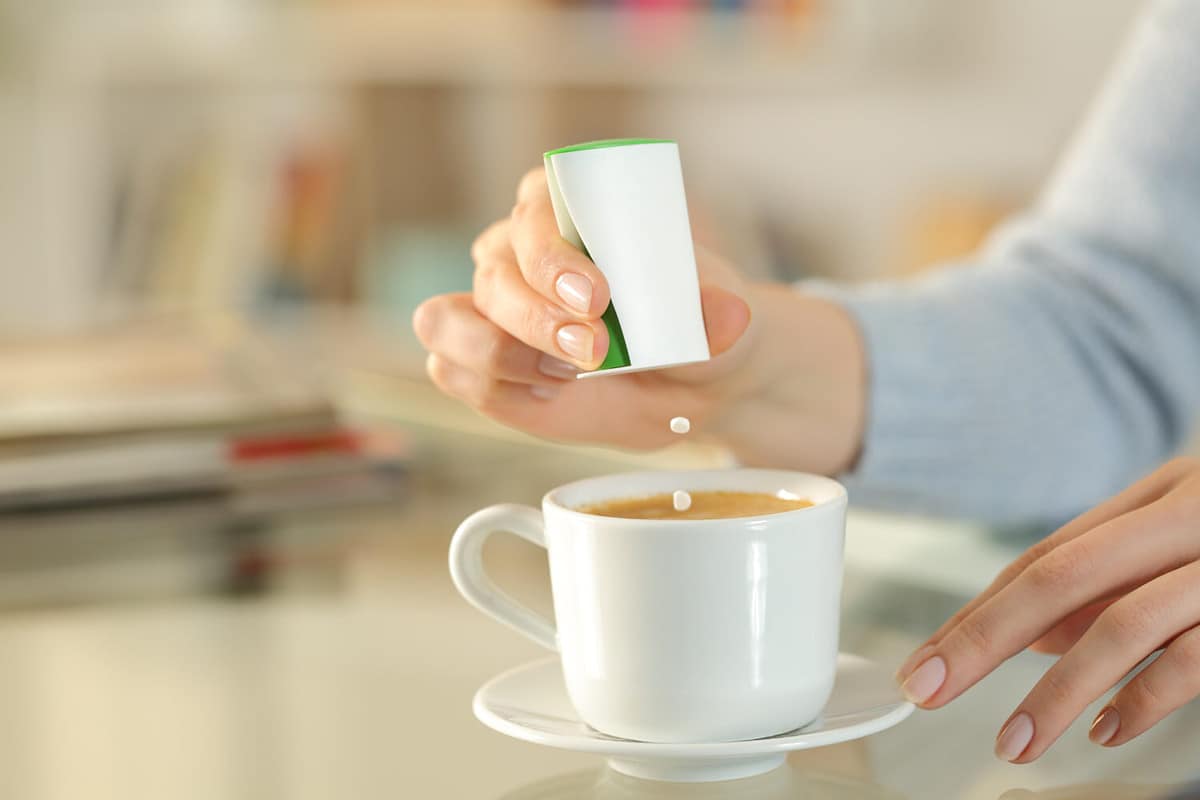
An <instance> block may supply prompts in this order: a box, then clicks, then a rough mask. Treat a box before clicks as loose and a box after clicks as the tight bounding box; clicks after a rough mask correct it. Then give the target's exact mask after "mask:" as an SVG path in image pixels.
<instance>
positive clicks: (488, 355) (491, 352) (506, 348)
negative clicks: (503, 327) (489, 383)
mask: <svg viewBox="0 0 1200 800" xmlns="http://www.w3.org/2000/svg"><path fill="white" fill-rule="evenodd" d="M513 344H514V342H513V341H512V339H510V338H509V337H507V336H505V335H503V334H502V333H501V332H500V331H498V330H495V329H493V330H491V331H489V332H488V333H487V334H486V335H484V337H483V340H482V341H481V342H480V343H479V354H480V362H481V364H482V365H483V369H484V371H485V372H486V373H487V374H489V375H503V374H506V373H507V372H508V371H509V370H511V368H512V364H513V356H514V352H513V351H514V348H513Z"/></svg>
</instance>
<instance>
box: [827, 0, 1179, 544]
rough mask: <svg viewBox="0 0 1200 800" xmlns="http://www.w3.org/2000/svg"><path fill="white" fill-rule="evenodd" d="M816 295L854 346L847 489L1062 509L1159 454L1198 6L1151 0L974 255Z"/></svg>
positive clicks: (1006, 509) (889, 499)
mask: <svg viewBox="0 0 1200 800" xmlns="http://www.w3.org/2000/svg"><path fill="white" fill-rule="evenodd" d="M1064 57H1066V54H1064ZM1013 135H1014V136H1019V135H1020V128H1019V125H1018V124H1017V123H1016V122H1015V121H1014V125H1013ZM833 294H834V296H835V299H837V300H839V301H840V302H842V303H843V304H844V305H845V306H846V307H847V308H848V309H849V311H850V313H851V315H852V316H853V317H854V318H855V319H856V320H857V322H858V324H859V326H860V328H861V330H862V333H863V336H864V339H865V343H866V349H867V355H868V364H869V367H868V369H869V402H868V409H867V428H866V435H865V439H864V443H863V449H862V452H861V456H860V459H859V461H858V463H857V465H856V467H855V468H854V470H853V472H852V473H850V474H848V475H845V476H843V479H844V480H845V482H846V483H847V485H848V487H849V489H850V491H851V496H852V497H854V498H855V499H856V500H857V501H858V502H860V503H864V504H866V505H872V506H879V507H887V508H893V509H904V510H914V511H922V512H930V513H941V514H951V515H965V516H971V517H976V518H980V519H985V520H990V521H994V522H1013V521H1027V520H1033V519H1041V520H1048V519H1063V518H1066V517H1069V516H1072V515H1074V514H1076V513H1078V512H1079V511H1081V510H1082V509H1084V508H1086V507H1087V506H1090V505H1092V504H1094V503H1096V502H1098V501H1100V500H1101V499H1103V498H1104V497H1106V496H1108V495H1111V494H1112V493H1114V492H1116V491H1118V490H1119V489H1121V488H1123V487H1124V486H1125V485H1127V484H1129V483H1130V482H1132V481H1133V480H1134V479H1136V478H1137V477H1138V476H1140V475H1141V474H1143V473H1145V472H1147V471H1149V470H1150V469H1151V468H1153V467H1154V466H1156V465H1157V464H1158V463H1159V462H1161V461H1163V460H1165V459H1166V458H1167V457H1168V456H1170V455H1171V454H1172V453H1173V451H1175V450H1177V449H1178V448H1179V447H1180V446H1181V444H1182V443H1183V442H1184V441H1185V439H1186V438H1187V437H1188V435H1189V432H1190V430H1191V428H1192V426H1193V423H1194V421H1195V419H1196V417H1197V411H1198V410H1200V2H1196V0H1176V1H1172V2H1163V3H1159V4H1157V5H1156V6H1154V7H1153V9H1152V10H1151V12H1150V13H1149V14H1148V15H1147V17H1146V18H1145V19H1144V20H1143V21H1142V23H1141V24H1140V25H1139V28H1138V30H1137V32H1136V34H1135V35H1134V37H1133V39H1132V41H1131V43H1130V46H1129V47H1128V49H1127V51H1126V52H1125V54H1124V57H1123V58H1122V60H1121V61H1120V63H1119V64H1118V67H1117V69H1116V71H1115V73H1114V74H1113V75H1112V77H1111V78H1110V81H1109V83H1108V85H1107V87H1106V89H1105V91H1104V93H1103V94H1102V96H1101V98H1100V100H1099V102H1098V104H1097V106H1096V107H1095V109H1094V110H1093V113H1092V115H1091V117H1090V119H1089V121H1088V123H1087V124H1086V125H1085V126H1084V129H1083V130H1082V131H1081V133H1080V135H1079V136H1078V138H1077V140H1076V142H1075V143H1074V145H1073V147H1072V148H1071V149H1070V151H1069V152H1068V155H1067V157H1066V159H1065V160H1064V162H1063V164H1062V165H1061V166H1060V168H1059V170H1058V173H1057V175H1056V176H1055V178H1054V179H1053V180H1052V182H1051V183H1050V185H1049V187H1048V188H1047V190H1046V191H1045V193H1044V194H1043V196H1042V198H1041V200H1040V201H1039V203H1038V204H1037V206H1036V207H1035V208H1034V209H1032V210H1031V212H1030V213H1029V214H1028V215H1027V216H1025V217H1024V218H1021V219H1018V220H1016V221H1014V222H1013V223H1011V224H1009V225H1008V226H1006V227H1005V228H1004V229H1003V230H1001V231H1000V232H998V233H997V234H996V235H995V236H993V237H992V238H991V239H990V241H989V242H988V244H987V245H986V247H985V248H984V249H983V250H982V251H981V253H980V254H979V256H978V257H977V258H976V259H974V260H972V261H971V262H969V263H964V264H961V265H952V266H951V267H949V268H947V269H945V270H941V271H939V272H938V273H935V274H934V275H933V276H931V277H929V278H926V279H922V280H918V281H916V282H911V283H906V284H891V285H876V286H868V287H863V288H861V289H844V290H835V291H834V292H833Z"/></svg>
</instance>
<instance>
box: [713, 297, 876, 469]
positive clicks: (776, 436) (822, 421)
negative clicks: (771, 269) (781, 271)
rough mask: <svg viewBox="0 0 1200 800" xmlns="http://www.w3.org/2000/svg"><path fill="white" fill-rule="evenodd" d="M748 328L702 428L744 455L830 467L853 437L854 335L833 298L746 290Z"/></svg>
mask: <svg viewBox="0 0 1200 800" xmlns="http://www.w3.org/2000/svg"><path fill="white" fill-rule="evenodd" d="M747 294H748V295H749V296H748V297H747V300H748V302H749V303H750V306H751V309H752V315H753V316H752V319H751V325H750V328H749V330H748V331H747V333H746V335H745V336H744V337H743V341H742V342H739V344H738V348H741V352H740V353H734V354H735V355H737V356H738V362H737V367H736V368H735V369H734V370H732V371H731V372H730V373H729V374H728V375H727V376H725V378H724V379H723V380H722V381H721V384H722V388H721V390H720V391H719V393H718V394H717V395H716V396H715V397H714V408H713V412H712V418H711V419H712V422H711V424H710V425H709V429H710V430H711V431H713V433H714V434H715V435H716V436H718V437H719V438H720V439H721V441H722V442H723V443H724V444H725V445H726V446H727V447H729V448H730V449H731V450H732V451H733V452H734V454H735V455H737V456H738V458H739V459H740V460H741V461H742V462H743V463H746V464H759V465H764V466H780V467H789V468H795V469H804V470H808V471H813V472H820V473H823V474H836V473H839V472H843V471H845V470H848V469H850V468H851V467H852V466H853V464H854V462H855V461H856V459H857V457H858V452H859V450H860V449H861V446H862V437H863V431H864V429H865V419H866V400H867V397H866V395H867V374H866V373H867V368H866V354H865V348H864V343H863V340H862V335H861V333H860V331H859V329H858V326H857V324H856V323H855V321H854V320H853V318H852V317H851V316H850V314H849V313H848V312H847V311H846V310H845V309H844V308H843V307H842V306H840V305H838V304H837V303H835V302H833V301H831V300H827V299H824V298H821V297H817V296H814V295H811V294H807V293H805V292H802V291H799V290H796V289H794V288H792V287H790V286H786V285H778V284H754V285H752V286H751V287H750V288H749V291H748V293H747Z"/></svg>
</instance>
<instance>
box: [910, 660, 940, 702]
mask: <svg viewBox="0 0 1200 800" xmlns="http://www.w3.org/2000/svg"><path fill="white" fill-rule="evenodd" d="M945 682H946V662H945V660H944V659H943V658H942V657H941V656H934V657H933V658H930V659H926V660H925V661H924V662H922V663H921V666H919V667H917V668H916V669H914V670H913V671H912V674H911V675H909V676H908V679H907V680H905V681H904V683H902V684H900V691H902V692H904V696H905V697H907V698H908V699H909V700H911V701H912V702H914V703H917V704H920V703H924V702H925V701H926V700H928V699H929V698H931V697H933V695H934V694H936V693H937V690H938V689H940V688H942V684H943V683H945Z"/></svg>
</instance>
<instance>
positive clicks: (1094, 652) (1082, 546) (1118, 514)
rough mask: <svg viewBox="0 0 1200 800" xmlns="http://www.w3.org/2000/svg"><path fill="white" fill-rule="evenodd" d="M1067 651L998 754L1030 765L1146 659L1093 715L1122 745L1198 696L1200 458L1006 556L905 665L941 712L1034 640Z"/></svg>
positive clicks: (1037, 645) (908, 684)
mask: <svg viewBox="0 0 1200 800" xmlns="http://www.w3.org/2000/svg"><path fill="white" fill-rule="evenodd" d="M1030 646H1032V647H1033V648H1034V649H1035V650H1038V651H1041V652H1046V653H1056V654H1062V658H1060V659H1059V660H1058V662H1057V663H1055V665H1054V666H1052V667H1051V668H1050V669H1049V670H1048V671H1047V672H1046V674H1045V676H1043V677H1042V679H1041V680H1040V681H1038V683H1037V685H1036V686H1034V687H1033V690H1032V691H1030V693H1029V694H1028V695H1026V697H1025V699H1024V700H1022V701H1021V703H1020V704H1019V705H1018V706H1017V708H1016V710H1015V711H1014V712H1013V714H1012V715H1011V716H1010V717H1009V719H1008V721H1007V722H1006V723H1005V724H1004V725H1003V727H1001V729H1000V733H999V735H998V736H997V739H996V755H997V756H999V757H1000V758H1003V759H1005V760H1008V761H1013V762H1016V763H1021V764H1024V763H1028V762H1030V761H1033V760H1034V759H1036V758H1038V757H1039V756H1040V755H1041V754H1042V753H1044V752H1045V751H1046V748H1048V747H1049V746H1050V745H1051V744H1052V743H1053V742H1054V740H1055V739H1057V738H1058V737H1059V736H1060V735H1061V734H1062V732H1063V731H1064V730H1065V729H1066V728H1067V726H1068V725H1070V724H1071V722H1072V720H1074V719H1075V718H1076V717H1077V716H1079V714H1080V713H1081V712H1082V711H1083V710H1084V709H1085V708H1086V707H1087V706H1088V704H1090V703H1091V702H1092V701H1094V700H1096V699H1097V698H1098V697H1100V696H1101V695H1102V694H1104V693H1105V692H1107V691H1108V690H1109V689H1110V688H1112V687H1113V686H1114V685H1116V684H1117V683H1118V682H1119V681H1120V680H1121V679H1122V678H1123V677H1125V675H1126V674H1127V673H1128V672H1129V671H1130V670H1132V669H1133V668H1134V667H1136V666H1137V665H1138V664H1139V663H1140V662H1141V661H1142V660H1143V659H1145V658H1146V656H1148V655H1150V654H1151V653H1154V652H1155V651H1159V650H1161V651H1162V652H1161V653H1159V655H1158V658H1157V659H1156V660H1155V661H1153V662H1152V663H1150V664H1149V665H1148V666H1147V667H1145V668H1144V669H1143V670H1142V671H1141V672H1140V673H1138V675H1137V676H1136V677H1134V678H1133V679H1132V680H1130V681H1129V682H1128V683H1127V684H1126V685H1125V686H1124V687H1122V688H1121V689H1120V690H1119V691H1118V692H1117V693H1116V694H1115V695H1114V696H1113V698H1112V699H1111V700H1110V701H1109V703H1108V704H1107V705H1106V706H1105V707H1104V709H1103V710H1102V711H1101V712H1100V713H1099V714H1098V715H1097V716H1096V719H1095V721H1094V722H1093V723H1092V727H1091V730H1090V732H1089V734H1088V735H1089V737H1090V738H1091V740H1092V741H1094V742H1096V743H1097V744H1102V745H1105V746H1109V747H1112V746H1115V745H1120V744H1124V743H1125V742H1128V741H1129V740H1130V739H1133V738H1134V737H1135V736H1138V735H1139V734H1141V733H1142V732H1144V731H1146V730H1148V729H1149V728H1151V727H1153V726H1154V725H1155V724H1156V723H1157V722H1158V721H1159V720H1161V719H1162V718H1163V717H1165V716H1166V715H1167V714H1169V713H1171V712H1172V711H1174V710H1175V709H1176V708H1179V707H1180V706H1181V705H1183V704H1184V703H1187V702H1188V701H1189V700H1191V699H1192V698H1194V697H1196V695H1197V694H1200V461H1197V460H1195V459H1177V460H1175V461H1172V462H1170V463H1169V464H1167V465H1165V466H1164V467H1162V468H1161V469H1159V470H1158V471H1156V472H1155V473H1153V474H1152V475H1150V476H1149V477H1147V478H1144V479H1143V480H1141V481H1140V482H1138V483H1136V484H1134V485H1133V486H1131V487H1130V488H1128V489H1126V490H1125V491H1124V492H1122V493H1121V494H1119V495H1117V496H1116V497H1114V498H1112V499H1111V500H1109V501H1107V502H1105V503H1104V504H1102V505H1100V506H1098V507H1096V508H1094V509H1092V510H1091V511H1089V512H1088V513H1086V514H1084V515H1082V516H1080V517H1078V518H1076V519H1075V520H1074V521H1072V522H1071V523H1069V524H1068V525H1066V526H1064V527H1063V528H1061V529H1059V530H1058V531H1056V532H1055V533H1054V534H1052V535H1051V536H1049V537H1048V538H1046V539H1045V540H1043V541H1042V542H1039V543H1038V544H1037V545H1035V546H1034V547H1032V548H1030V549H1029V550H1028V551H1026V552H1025V553H1024V554H1023V555H1022V556H1021V557H1020V558H1019V559H1017V560H1016V561H1015V562H1013V563H1012V564H1011V565H1009V566H1008V567H1007V568H1006V569H1005V570H1004V571H1003V572H1001V573H1000V575H999V577H997V578H996V580H995V581H994V582H993V583H992V585H991V586H989V587H988V588H987V590H985V591H984V592H983V593H982V594H980V595H979V596H978V597H976V598H975V599H974V600H972V601H971V602H970V603H968V604H967V605H966V606H964V607H963V609H962V610H961V611H959V612H958V613H957V614H955V615H954V616H953V617H952V618H951V619H950V620H949V621H947V622H946V624H945V625H943V626H942V627H941V628H940V629H939V630H938V631H937V632H936V633H935V634H934V635H933V636H932V637H931V638H930V640H929V641H928V642H927V643H926V644H925V645H923V646H922V647H920V648H918V649H917V650H916V652H914V653H913V654H912V655H911V656H910V657H909V658H908V660H907V661H906V662H905V664H904V665H903V666H902V667H901V668H900V672H899V673H898V677H899V678H900V679H901V680H902V686H903V688H904V691H905V694H907V695H908V696H909V697H910V699H912V700H913V701H914V702H916V703H918V704H919V705H921V706H922V707H923V708H940V707H941V706H943V705H945V704H946V703H948V702H950V701H951V700H953V699H954V698H955V697H958V695H960V694H962V693H963V692H964V691H965V690H966V689H968V688H970V687H971V686H972V685H973V684H974V683H975V682H976V681H978V680H979V679H980V678H982V677H984V676H985V675H987V674H988V673H989V672H991V671H992V670H993V669H995V668H996V667H997V666H999V664H1000V663H1001V662H1002V661H1004V660H1005V659H1007V658H1008V657H1010V656H1012V655H1014V654H1016V653H1018V652H1019V651H1021V650H1023V649H1024V648H1026V647H1030Z"/></svg>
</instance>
